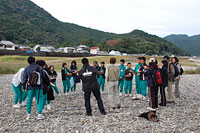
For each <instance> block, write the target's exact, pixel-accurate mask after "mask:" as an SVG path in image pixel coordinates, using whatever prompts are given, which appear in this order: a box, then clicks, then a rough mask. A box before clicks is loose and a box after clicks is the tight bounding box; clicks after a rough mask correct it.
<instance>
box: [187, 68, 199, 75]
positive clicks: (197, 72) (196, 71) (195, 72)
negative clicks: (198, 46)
mask: <svg viewBox="0 0 200 133" xmlns="http://www.w3.org/2000/svg"><path fill="white" fill-rule="evenodd" d="M184 74H200V67H198V68H197V69H196V70H186V71H185V72H184Z"/></svg>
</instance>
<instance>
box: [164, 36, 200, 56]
mask: <svg viewBox="0 0 200 133" xmlns="http://www.w3.org/2000/svg"><path fill="white" fill-rule="evenodd" d="M164 39H166V40H167V41H169V42H171V43H173V44H175V45H176V46H177V47H179V48H181V49H183V50H184V51H186V52H188V53H189V54H191V55H196V56H200V35H195V36H191V37H189V36H188V35H169V36H166V37H164Z"/></svg>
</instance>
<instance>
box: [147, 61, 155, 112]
mask: <svg viewBox="0 0 200 133" xmlns="http://www.w3.org/2000/svg"><path fill="white" fill-rule="evenodd" d="M144 69H145V71H144V76H146V77H147V85H148V88H149V106H150V107H148V108H147V109H149V110H151V111H155V110H156V108H158V84H157V81H156V80H157V79H154V74H156V75H157V73H156V71H157V70H158V66H157V65H156V60H155V58H150V60H149V67H148V66H144Z"/></svg>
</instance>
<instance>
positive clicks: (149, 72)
mask: <svg viewBox="0 0 200 133" xmlns="http://www.w3.org/2000/svg"><path fill="white" fill-rule="evenodd" d="M155 70H158V66H157V65H151V66H149V67H148V68H147V69H146V70H145V71H144V76H146V77H147V86H148V87H152V86H154V83H153V80H152V76H153V72H154V71H155Z"/></svg>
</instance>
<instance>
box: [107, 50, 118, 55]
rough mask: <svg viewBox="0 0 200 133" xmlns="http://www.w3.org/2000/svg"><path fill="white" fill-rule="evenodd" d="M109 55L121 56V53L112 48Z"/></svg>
mask: <svg viewBox="0 0 200 133" xmlns="http://www.w3.org/2000/svg"><path fill="white" fill-rule="evenodd" d="M109 55H114V56H121V53H120V52H119V51H115V50H112V51H110V53H109Z"/></svg>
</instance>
